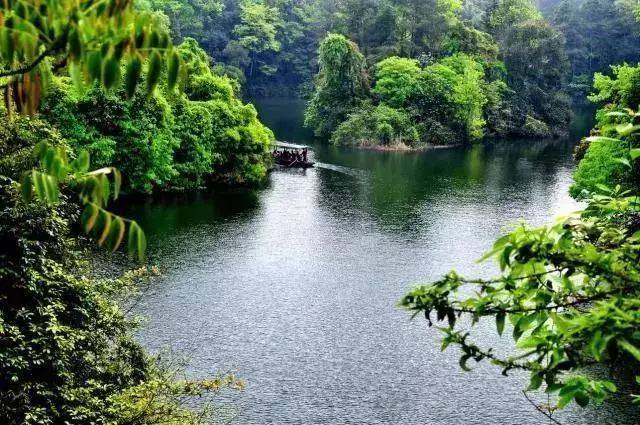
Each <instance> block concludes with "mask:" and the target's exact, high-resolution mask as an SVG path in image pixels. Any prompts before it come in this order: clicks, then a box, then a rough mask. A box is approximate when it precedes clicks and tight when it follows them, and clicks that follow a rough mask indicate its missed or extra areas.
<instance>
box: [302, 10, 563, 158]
mask: <svg viewBox="0 0 640 425" xmlns="http://www.w3.org/2000/svg"><path fill="white" fill-rule="evenodd" d="M478 6H479V7H481V8H482V10H483V11H484V15H483V18H482V19H479V20H477V24H475V26H474V25H473V24H472V23H470V22H473V19H471V20H470V21H463V20H462V16H465V13H468V9H461V8H460V4H459V3H457V2H434V3H433V4H431V3H430V2H422V3H421V4H420V5H418V4H411V8H410V9H403V10H404V12H405V13H409V14H410V15H411V18H416V19H418V18H420V19H423V20H424V21H422V22H420V24H417V23H416V24H417V26H416V27H415V28H414V27H413V26H411V27H410V28H411V30H409V32H408V34H409V35H411V36H410V37H409V38H408V39H407V40H405V41H404V42H398V43H397V44H394V46H393V48H392V47H391V46H389V47H388V48H385V49H383V50H378V49H377V48H376V47H374V46H371V45H370V43H372V42H371V41H370V40H369V39H367V38H363V37H365V36H364V34H370V33H372V32H373V33H375V32H376V31H377V30H379V29H378V28H373V25H374V24H373V23H372V24H371V25H372V28H370V29H364V30H363V31H362V33H361V34H360V36H358V34H359V33H358V32H355V33H352V32H350V31H346V32H347V33H351V34H352V35H353V36H354V38H355V39H356V40H358V41H359V42H360V43H364V45H361V46H360V47H361V49H362V51H363V52H364V53H365V55H360V54H359V53H358V55H360V56H365V58H364V59H366V60H368V61H369V63H368V64H363V58H361V57H359V56H358V59H357V61H353V60H352V59H351V58H350V57H340V56H338V55H336V56H334V57H331V58H327V55H326V50H327V49H328V47H329V46H330V45H331V46H336V47H334V48H333V49H334V50H336V51H337V50H338V47H337V46H338V45H339V46H341V47H340V48H341V49H342V50H344V51H347V46H350V51H353V52H358V51H359V49H357V48H356V47H355V45H354V42H352V41H349V40H347V39H346V38H345V37H342V38H339V36H336V35H329V36H328V37H327V38H326V39H325V40H324V41H323V42H322V43H321V45H320V55H319V59H318V61H319V67H320V73H319V74H318V77H317V80H316V92H315V94H314V96H313V98H312V101H311V103H310V108H309V111H308V114H307V123H308V124H309V125H310V126H312V127H313V128H315V130H316V133H318V134H321V135H327V134H331V133H332V132H333V131H336V133H339V134H337V135H335V136H334V137H333V138H332V141H333V142H334V143H339V144H349V145H353V144H356V145H387V144H389V143H400V144H402V145H409V146H411V147H420V146H424V145H427V144H460V143H468V142H472V141H475V140H480V139H482V138H483V137H484V136H485V135H488V136H499V137H509V136H523V137H550V136H553V135H559V134H561V133H562V132H563V131H564V129H565V127H566V124H567V122H568V120H569V100H568V98H567V96H566V95H565V94H564V92H563V90H564V87H565V86H564V81H565V77H566V72H567V70H568V68H567V67H568V62H567V59H566V55H565V52H564V42H563V39H562V37H561V36H560V34H559V33H558V32H557V31H556V30H554V29H553V28H552V27H551V26H550V25H549V24H547V23H546V21H545V20H544V19H543V18H542V15H540V13H539V12H538V10H537V9H536V8H535V6H534V5H533V4H532V3H531V2H529V1H527V0H520V1H499V2H495V4H494V5H493V7H490V5H478ZM425 7H427V8H428V7H431V8H430V9H429V11H430V14H426V12H425V14H418V12H421V11H424V8H425ZM466 7H467V8H468V7H470V6H469V5H468V4H467V5H466ZM396 11H397V10H396ZM414 13H415V15H413V14H414ZM397 19H399V18H397V17H396V18H394V20H392V22H393V23H394V25H399V24H400V23H399V21H398V20H397ZM382 52H384V53H382ZM355 54H356V53H354V55H355ZM372 61H376V62H372ZM352 62H357V64H358V65H357V67H352V66H351V63H352ZM532 64H533V66H532ZM327 69H344V70H350V71H351V73H349V72H346V73H345V74H344V76H343V78H342V80H339V79H332V78H327V71H326V70H327ZM367 70H368V72H367ZM347 81H349V82H351V83H354V82H356V81H357V85H358V86H361V87H363V88H364V87H367V85H371V86H372V90H371V92H370V93H367V91H366V90H365V89H362V90H358V91H353V90H352V91H351V93H353V96H351V98H350V99H348V100H347V99H337V97H338V96H341V95H342V96H344V93H345V89H344V88H343V87H342V86H341V85H343V84H345V83H346V82H347ZM366 81H369V83H367V82H366ZM331 93H335V94H336V95H335V96H332V95H331ZM363 100H367V102H365V103H364V105H365V106H364V108H365V109H366V108H369V109H370V108H371V104H373V105H374V106H386V107H387V108H379V110H377V112H378V113H377V114H376V115H375V116H371V117H369V119H368V120H363V118H366V115H367V114H366V111H365V110H362V109H361V108H360V106H359V102H360V103H361V102H362V101H363ZM336 104H337V105H340V108H339V110H338V111H335V112H332V113H328V114H324V113H318V111H330V110H331V108H330V105H336ZM389 108H393V109H395V110H396V111H391V110H390V109H389ZM390 114H392V115H395V117H391V116H390ZM381 115H387V119H385V120H382V121H385V122H386V121H395V122H396V123H399V122H400V121H401V120H400V119H399V116H402V117H409V120H408V123H409V124H410V127H411V128H407V131H406V132H399V131H397V129H392V130H390V129H389V126H387V125H386V124H385V123H383V122H381ZM346 116H348V119H346V118H344V117H346ZM341 117H342V119H340V118H341ZM365 121H367V122H365ZM341 124H344V126H345V128H342V129H341V128H340V125H341ZM391 127H393V125H391ZM348 134H352V135H353V137H351V138H348V137H346V136H347V135H348ZM416 134H417V137H415V135H416Z"/></svg>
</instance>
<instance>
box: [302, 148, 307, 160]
mask: <svg viewBox="0 0 640 425" xmlns="http://www.w3.org/2000/svg"><path fill="white" fill-rule="evenodd" d="M307 154H308V153H307V148H304V149H302V159H303V161H304V162H307Z"/></svg>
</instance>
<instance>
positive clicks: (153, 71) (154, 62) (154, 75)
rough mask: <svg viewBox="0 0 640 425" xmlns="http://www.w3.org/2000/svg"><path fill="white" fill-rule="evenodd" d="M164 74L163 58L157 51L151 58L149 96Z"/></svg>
mask: <svg viewBox="0 0 640 425" xmlns="http://www.w3.org/2000/svg"><path fill="white" fill-rule="evenodd" d="M160 72H162V57H161V56H160V53H158V52H157V51H155V50H154V51H153V53H152V54H151V57H150V58H149V69H148V71H147V94H151V93H152V92H153V89H155V87H156V85H157V84H158V80H159V79H160Z"/></svg>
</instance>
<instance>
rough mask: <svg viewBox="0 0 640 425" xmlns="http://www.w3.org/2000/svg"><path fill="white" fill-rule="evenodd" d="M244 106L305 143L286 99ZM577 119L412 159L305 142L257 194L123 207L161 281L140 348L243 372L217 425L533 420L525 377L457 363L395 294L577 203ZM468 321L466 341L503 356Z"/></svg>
mask: <svg viewBox="0 0 640 425" xmlns="http://www.w3.org/2000/svg"><path fill="white" fill-rule="evenodd" d="M257 103H258V109H259V111H260V114H261V118H262V119H263V120H264V122H265V123H267V124H268V125H269V126H270V127H271V128H272V129H273V130H274V131H275V133H276V136H277V138H278V139H279V140H286V141H289V142H297V143H314V141H313V139H312V137H311V135H310V134H309V133H308V132H307V131H305V130H304V129H302V126H301V123H302V113H303V108H304V104H303V103H302V102H300V101H296V100H287V99H271V100H265V101H258V102H257ZM579 118H580V117H579ZM588 126H589V121H588V120H585V119H578V120H577V123H576V125H575V126H574V127H575V128H574V129H573V131H572V133H573V136H572V138H571V139H569V140H564V141H524V140H523V141H511V142H508V143H506V142H503V143H494V144H490V145H486V146H474V147H471V148H455V149H439V150H431V151H426V152H420V153H413V152H371V151H362V150H353V149H351V150H349V149H337V148H330V147H326V146H324V145H322V144H316V149H315V151H314V156H315V160H316V161H317V162H318V163H319V164H318V167H317V168H314V169H309V170H306V171H300V170H291V171H275V172H273V173H272V174H271V176H270V178H269V182H268V183H267V185H266V187H264V188H262V189H256V190H247V189H244V190H229V191H225V192H217V193H213V194H199V195H190V196H182V197H179V198H176V197H173V198H169V199H161V200H155V201H153V202H151V201H149V202H146V203H141V204H138V205H135V206H134V207H132V209H131V210H130V211H129V214H130V215H133V216H135V217H136V218H138V219H139V220H140V221H141V222H142V224H143V225H145V227H146V229H148V238H149V254H150V258H151V262H152V263H155V264H157V265H158V266H159V267H160V268H161V270H162V271H163V272H164V276H163V277H162V278H160V279H158V280H157V281H155V282H154V283H153V285H152V287H151V288H150V290H149V291H148V292H147V293H146V294H145V295H144V297H143V299H142V302H141V303H140V305H139V306H138V308H137V312H138V313H140V314H142V315H144V316H146V318H147V322H146V324H145V326H144V327H143V328H142V330H141V332H140V338H141V340H142V341H143V343H144V344H145V345H146V346H148V347H149V348H150V349H152V350H153V351H162V350H166V349H171V350H172V351H174V352H177V353H181V354H184V355H186V356H188V358H189V366H188V372H189V374H190V375H191V376H195V377H205V376H208V375H212V374H215V373H217V372H225V371H234V372H235V373H236V374H237V375H238V376H239V377H240V378H242V379H243V380H244V381H245V383H246V388H245V390H244V391H242V392H237V393H236V392H229V393H225V394H224V395H223V396H222V397H221V398H220V399H219V401H218V403H219V405H220V408H221V414H222V416H223V417H225V418H227V419H228V421H229V422H231V423H237V424H265V423H273V424H364V423H366V424H388V423H397V424H442V425H445V424H446V425H449V424H478V425H480V424H482V425H484V424H523V425H529V424H543V423H548V421H547V420H545V418H544V417H543V416H542V415H540V414H539V413H537V412H536V411H535V409H534V408H533V407H532V406H531V404H529V403H528V402H527V401H526V400H525V398H524V397H523V395H522V394H521V392H520V391H521V389H522V388H524V387H525V386H526V382H527V377H526V376H523V375H518V374H514V375H512V376H510V377H508V378H505V377H503V376H502V375H501V374H500V370H498V369H497V368H495V367H493V366H491V365H489V364H479V365H476V364H473V365H472V366H473V371H472V372H470V373H467V372H463V371H461V370H460V368H459V367H458V358H459V353H458V351H457V350H456V349H455V348H452V349H449V350H447V351H445V352H441V351H440V343H439V337H440V335H439V332H438V331H437V330H436V329H435V328H433V329H429V328H428V327H427V324H426V322H425V321H424V320H422V319H416V320H414V321H411V320H410V315H409V314H408V313H407V312H405V311H403V310H401V309H399V308H398V307H397V302H398V300H399V299H400V298H401V297H402V296H403V294H404V293H405V292H406V291H407V289H409V288H410V287H411V286H412V285H414V284H417V283H422V282H429V281H431V280H434V279H437V278H438V277H440V276H441V275H442V274H444V273H446V272H448V271H449V270H451V269H453V268H456V269H457V270H459V271H460V272H462V273H464V274H466V275H469V276H474V277H477V276H485V277H487V276H489V275H491V273H493V272H495V267H494V266H493V265H492V264H478V263H476V260H477V259H478V258H479V257H480V256H481V255H482V253H483V252H484V251H485V250H487V249H488V248H490V246H491V244H492V242H493V240H494V239H495V238H496V237H497V236H499V235H500V234H501V233H502V232H503V231H504V230H505V229H507V228H508V227H507V226H508V225H509V224H513V223H517V222H518V221H519V220H522V219H523V220H526V221H527V222H529V223H533V224H544V223H546V222H549V221H551V220H552V218H553V217H554V216H556V215H558V214H563V213H568V212H571V211H573V210H575V209H577V208H578V205H577V204H576V203H575V202H574V201H573V200H572V199H571V198H570V197H569V196H568V194H567V188H568V187H569V185H570V184H571V173H572V170H573V169H574V166H575V164H574V162H573V159H572V157H571V154H572V149H573V146H574V141H575V140H577V139H578V138H579V136H580V135H581V134H584V132H585V131H586V129H587V128H588ZM151 223H153V226H151ZM481 325H482V326H481V327H480V328H479V329H478V331H477V335H478V340H479V342H480V343H482V344H495V345H497V346H498V347H502V348H505V347H510V346H511V341H510V338H509V337H507V336H505V337H504V338H503V339H502V340H501V339H500V338H499V337H497V335H496V334H495V330H494V329H495V325H494V324H493V323H486V324H485V323H483V324H481ZM505 335H506V333H505ZM638 414H639V412H638V410H637V409H636V410H633V409H632V408H630V407H629V405H628V403H627V400H624V399H616V400H613V401H612V402H611V403H608V404H607V405H606V406H604V407H602V408H600V409H587V410H583V409H579V408H575V409H569V410H567V411H565V412H562V413H561V414H558V416H557V418H558V419H559V420H560V421H562V422H563V423H564V424H595V423H597V424H616V425H624V424H632V423H636V421H635V420H634V417H635V418H637V417H638Z"/></svg>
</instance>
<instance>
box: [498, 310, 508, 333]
mask: <svg viewBox="0 0 640 425" xmlns="http://www.w3.org/2000/svg"><path fill="white" fill-rule="evenodd" d="M505 318H506V314H505V313H503V312H500V313H498V314H496V328H497V330H498V335H500V336H502V332H504V321H505Z"/></svg>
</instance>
